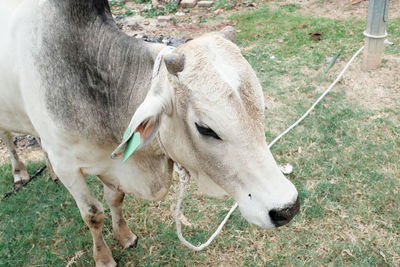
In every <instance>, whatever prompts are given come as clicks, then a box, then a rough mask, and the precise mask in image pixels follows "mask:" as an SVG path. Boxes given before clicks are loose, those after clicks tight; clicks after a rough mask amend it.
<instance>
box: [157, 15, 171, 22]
mask: <svg viewBox="0 0 400 267" xmlns="http://www.w3.org/2000/svg"><path fill="white" fill-rule="evenodd" d="M170 20H171V16H158V17H157V21H158V22H168V21H170Z"/></svg>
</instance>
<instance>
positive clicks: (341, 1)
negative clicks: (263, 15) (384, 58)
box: [270, 0, 400, 19]
mask: <svg viewBox="0 0 400 267" xmlns="http://www.w3.org/2000/svg"><path fill="white" fill-rule="evenodd" d="M270 2H271V3H277V4H278V3H279V4H280V5H284V4H298V5H300V6H301V7H302V12H303V13H305V14H306V15H309V16H313V17H315V16H318V17H327V18H349V17H355V18H362V19H366V18H367V14H368V5H369V1H366V0H361V1H360V0H286V1H270ZM398 17H400V0H391V1H390V6H389V18H398Z"/></svg>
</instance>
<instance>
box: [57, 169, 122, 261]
mask: <svg viewBox="0 0 400 267" xmlns="http://www.w3.org/2000/svg"><path fill="white" fill-rule="evenodd" d="M55 170H56V173H57V175H58V177H59V178H60V180H61V181H62V182H63V184H64V185H65V186H66V187H67V189H68V190H69V192H70V193H71V195H72V196H73V197H74V199H75V201H76V204H77V205H78V208H79V211H80V212H81V216H82V218H83V220H84V221H85V223H86V224H87V226H88V227H89V229H90V232H91V233H92V237H93V257H94V260H95V261H96V267H100V266H101V267H103V266H107V267H108V266H116V265H117V264H116V263H115V261H114V259H113V257H112V254H111V251H110V249H109V247H108V246H107V244H106V243H105V242H104V239H103V233H102V228H103V224H104V212H103V205H102V204H101V203H100V202H99V201H98V200H97V199H96V198H95V197H94V196H93V195H92V192H91V191H90V189H89V187H88V186H87V184H86V180H85V176H84V175H83V174H81V173H80V172H78V174H76V175H75V176H73V177H71V173H69V175H70V176H69V177H68V176H66V173H60V172H59V171H57V169H56V168H55ZM65 177H67V178H65Z"/></svg>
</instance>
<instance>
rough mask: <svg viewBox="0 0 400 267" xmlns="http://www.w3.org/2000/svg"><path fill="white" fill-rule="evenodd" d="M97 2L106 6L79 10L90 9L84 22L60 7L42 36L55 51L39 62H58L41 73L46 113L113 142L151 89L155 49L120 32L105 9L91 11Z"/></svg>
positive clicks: (69, 9)
mask: <svg viewBox="0 0 400 267" xmlns="http://www.w3.org/2000/svg"><path fill="white" fill-rule="evenodd" d="M65 2H69V3H71V2H75V1H65ZM77 2H79V3H80V2H83V1H77ZM101 2H104V3H105V4H107V2H106V1H93V3H92V5H91V6H90V5H89V6H88V5H87V4H81V5H82V6H84V7H83V8H84V9H85V8H86V9H87V8H92V9H91V12H90V13H89V14H86V18H85V17H82V16H83V14H82V10H80V9H79V8H78V7H79V6H78V7H76V8H73V6H72V5H70V4H61V5H63V10H62V11H61V12H62V14H61V16H60V17H58V24H55V25H52V28H49V29H48V35H46V36H45V39H46V38H48V39H49V40H48V42H47V43H50V44H56V45H52V46H51V47H45V49H43V50H42V54H41V55H40V60H42V59H43V58H46V59H49V60H54V61H58V62H51V63H53V64H44V65H47V66H53V67H52V68H47V69H43V70H42V73H43V75H45V80H46V81H47V83H48V86H47V88H48V89H47V100H48V101H47V103H48V109H49V110H50V111H51V113H52V114H54V116H55V117H56V119H57V120H58V121H60V124H61V125H62V126H63V127H65V128H67V129H68V130H70V131H74V132H77V133H79V135H84V136H87V137H90V138H92V139H95V140H97V141H100V140H101V141H104V142H105V141H108V142H117V141H119V140H120V138H121V136H122V133H123V131H124V130H125V128H126V127H127V125H128V124H129V120H130V119H131V117H132V115H133V113H134V111H135V110H136V108H137V107H138V106H139V104H140V103H141V102H142V101H143V99H144V97H145V96H146V93H147V91H148V89H149V88H150V82H151V72H152V67H153V63H154V58H155V56H156V54H157V49H153V46H151V45H150V44H146V43H145V42H143V41H141V40H137V39H135V38H131V37H128V36H127V35H126V34H124V33H122V32H119V31H118V29H117V26H116V25H115V23H114V21H113V19H112V17H111V15H110V14H109V11H108V9H107V8H105V7H104V8H103V9H102V7H101V6H95V3H97V4H100V3H101ZM96 12H97V14H96ZM60 22H61V23H60ZM44 43H46V40H45V42H44ZM60 59H61V61H63V62H62V64H58V63H59V61H60ZM54 66H56V67H54ZM66 74H67V75H66Z"/></svg>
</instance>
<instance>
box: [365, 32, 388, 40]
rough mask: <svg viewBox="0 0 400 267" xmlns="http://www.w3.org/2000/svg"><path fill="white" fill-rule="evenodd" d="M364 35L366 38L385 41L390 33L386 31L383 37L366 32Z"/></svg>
mask: <svg viewBox="0 0 400 267" xmlns="http://www.w3.org/2000/svg"><path fill="white" fill-rule="evenodd" d="M363 34H364V36H365V37H368V38H373V39H383V38H386V37H387V36H388V33H387V32H386V31H385V34H383V35H373V34H369V33H367V31H364V32H363Z"/></svg>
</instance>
